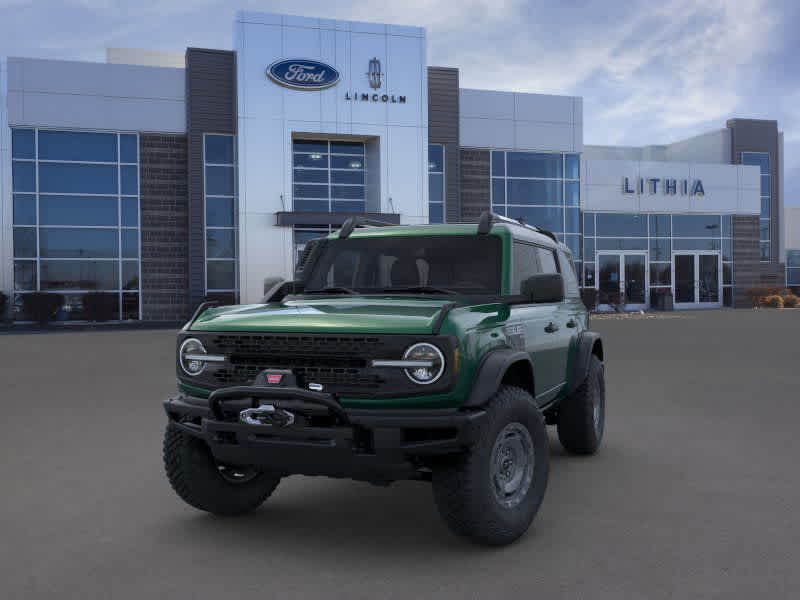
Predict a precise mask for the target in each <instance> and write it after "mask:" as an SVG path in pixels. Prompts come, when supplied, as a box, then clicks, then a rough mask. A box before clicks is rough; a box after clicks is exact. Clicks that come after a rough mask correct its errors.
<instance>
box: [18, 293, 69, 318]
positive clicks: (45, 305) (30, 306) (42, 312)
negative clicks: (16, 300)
mask: <svg viewBox="0 0 800 600" xmlns="http://www.w3.org/2000/svg"><path fill="white" fill-rule="evenodd" d="M63 304H64V296H62V295H61V294H50V293H48V292H33V293H32V294H25V295H23V296H22V310H23V312H24V313H25V314H26V315H27V316H28V318H30V319H32V320H34V321H36V322H37V323H40V324H42V325H44V324H45V323H47V322H48V321H51V320H52V319H53V317H55V315H56V312H58V309H59V308H60V307H61V305H63Z"/></svg>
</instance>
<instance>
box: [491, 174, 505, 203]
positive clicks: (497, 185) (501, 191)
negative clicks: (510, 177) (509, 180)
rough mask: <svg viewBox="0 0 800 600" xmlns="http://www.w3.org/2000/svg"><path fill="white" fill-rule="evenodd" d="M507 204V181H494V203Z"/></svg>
mask: <svg viewBox="0 0 800 600" xmlns="http://www.w3.org/2000/svg"><path fill="white" fill-rule="evenodd" d="M505 202H506V180H505V179H492V203H493V204H505Z"/></svg>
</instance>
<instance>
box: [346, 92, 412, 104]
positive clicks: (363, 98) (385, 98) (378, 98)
mask: <svg viewBox="0 0 800 600" xmlns="http://www.w3.org/2000/svg"><path fill="white" fill-rule="evenodd" d="M344 99H345V100H350V101H351V102H388V103H389V104H405V103H406V97H405V96H395V95H394V94H364V93H361V94H359V93H358V92H353V93H352V94H351V93H350V92H345V93H344Z"/></svg>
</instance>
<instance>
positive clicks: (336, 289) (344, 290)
mask: <svg viewBox="0 0 800 600" xmlns="http://www.w3.org/2000/svg"><path fill="white" fill-rule="evenodd" d="M303 293H304V294H358V292H357V291H355V290H353V289H350V288H348V287H340V286H331V287H326V288H322V289H319V290H306V291H305V292H303Z"/></svg>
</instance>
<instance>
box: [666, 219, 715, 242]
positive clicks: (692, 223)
mask: <svg viewBox="0 0 800 600" xmlns="http://www.w3.org/2000/svg"><path fill="white" fill-rule="evenodd" d="M672 228H673V235H674V236H675V237H719V236H720V218H719V216H718V215H673V216H672Z"/></svg>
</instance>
